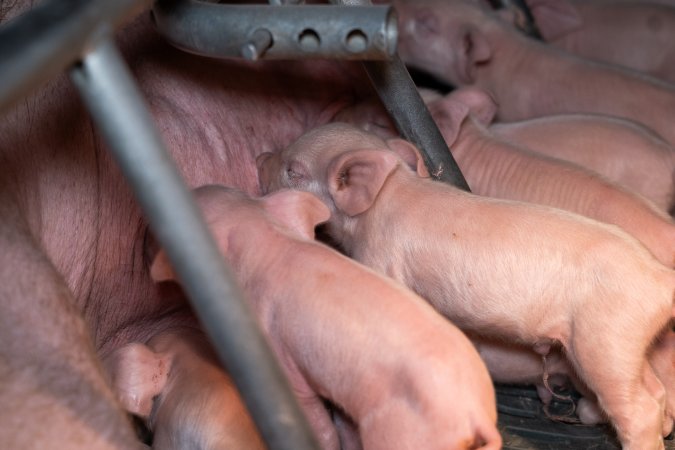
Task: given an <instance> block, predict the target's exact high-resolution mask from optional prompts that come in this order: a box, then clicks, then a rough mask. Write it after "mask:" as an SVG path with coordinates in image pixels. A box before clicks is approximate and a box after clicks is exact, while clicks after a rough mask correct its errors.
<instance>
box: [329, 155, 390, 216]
mask: <svg viewBox="0 0 675 450" xmlns="http://www.w3.org/2000/svg"><path fill="white" fill-rule="evenodd" d="M399 162H400V159H399V158H398V156H396V155H395V154H394V153H393V152H389V151H386V150H353V151H350V152H346V153H343V154H342V155H340V156H338V157H337V158H335V159H334V160H333V161H331V163H330V165H329V166H328V170H327V172H326V175H327V176H328V190H329V192H330V194H331V196H332V197H333V201H334V202H335V205H336V206H337V208H338V209H339V210H341V211H342V212H344V213H345V214H347V215H348V216H356V215H358V214H361V213H363V212H364V211H366V210H367V209H368V208H370V207H371V206H372V204H373V203H374V202H375V198H376V197H377V195H378V194H379V193H380V189H382V185H383V184H384V182H385V180H386V179H387V177H388V176H389V174H390V173H391V172H392V171H393V170H394V169H395V168H396V165H397V164H398V163H399Z"/></svg>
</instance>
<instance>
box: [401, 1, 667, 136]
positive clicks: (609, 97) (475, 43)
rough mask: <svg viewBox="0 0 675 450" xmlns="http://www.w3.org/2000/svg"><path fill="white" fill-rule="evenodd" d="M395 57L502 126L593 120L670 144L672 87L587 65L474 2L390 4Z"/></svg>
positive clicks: (628, 72) (626, 72)
mask: <svg viewBox="0 0 675 450" xmlns="http://www.w3.org/2000/svg"><path fill="white" fill-rule="evenodd" d="M395 6H396V7H397V10H398V11H399V18H400V23H401V26H400V33H399V35H400V38H399V54H400V55H401V58H402V59H403V60H404V61H405V62H406V64H409V65H410V66H413V67H416V68H418V69H421V70H424V71H427V72H429V73H431V74H432V75H434V76H436V77H438V78H439V79H441V80H443V81H446V82H448V83H451V84H453V85H456V86H467V85H471V86H476V87H479V88H482V89H485V90H487V91H489V92H490V93H491V94H492V95H493V96H494V98H495V99H496V101H497V104H498V105H499V109H498V112H497V115H498V117H499V119H500V120H501V121H516V120H522V119H529V118H533V117H540V116H546V115H552V114H561V113H579V112H584V113H597V114H605V115H611V116H617V117H623V118H627V119H630V120H633V121H635V122H638V123H642V124H644V125H646V126H648V127H649V128H651V129H653V130H654V131H656V132H657V133H658V134H659V135H661V136H662V137H663V138H664V139H666V140H667V141H668V142H670V143H671V144H675V128H674V127H673V126H672V112H673V111H675V86H673V85H670V84H669V83H665V82H662V81H660V80H657V79H655V78H651V77H648V76H646V75H643V74H640V73H638V72H635V71H631V70H627V69H623V68H619V67H615V66H610V65H606V64H601V63H596V62H592V61H589V60H584V59H582V58H579V57H577V56H574V55H571V54H568V53H566V52H563V51H562V50H559V49H556V48H554V47H551V46H549V45H547V44H544V43H541V42H537V41H535V40H533V39H530V38H528V37H526V36H524V35H521V34H520V33H519V32H518V31H517V30H516V29H515V28H514V27H512V26H511V25H509V24H507V23H505V22H503V21H502V20H500V19H499V18H498V16H497V15H496V13H494V12H493V11H491V10H490V9H489V8H488V7H487V6H485V5H483V4H482V3H480V2H474V1H473V0H450V1H445V0H424V1H400V2H395Z"/></svg>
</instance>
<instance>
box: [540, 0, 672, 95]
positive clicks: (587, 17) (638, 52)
mask: <svg viewBox="0 0 675 450" xmlns="http://www.w3.org/2000/svg"><path fill="white" fill-rule="evenodd" d="M527 3H528V5H529V7H530V10H531V11H532V14H533V16H534V19H535V22H536V24H537V28H538V29H539V31H540V32H541V34H542V37H543V38H544V40H546V41H547V42H549V43H551V44H553V45H555V46H556V47H558V48H561V49H563V50H565V51H568V52H570V53H573V54H575V55H579V56H581V57H584V58H588V59H592V60H597V61H602V62H606V63H610V64H616V65H619V66H623V67H627V68H630V69H634V70H637V71H639V72H642V73H645V74H649V75H652V76H654V77H657V78H660V79H662V80H664V81H668V82H670V83H675V49H673V45H672V44H673V42H675V2H670V5H669V6H668V4H667V3H668V2H666V4H657V2H651V1H649V2H639V1H616V0H527Z"/></svg>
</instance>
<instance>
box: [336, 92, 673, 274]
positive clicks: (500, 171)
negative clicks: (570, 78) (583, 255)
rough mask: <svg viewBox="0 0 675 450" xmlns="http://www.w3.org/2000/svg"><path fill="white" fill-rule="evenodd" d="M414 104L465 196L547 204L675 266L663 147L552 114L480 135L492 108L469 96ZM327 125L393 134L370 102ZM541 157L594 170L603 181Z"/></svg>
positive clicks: (609, 124) (630, 130) (606, 123)
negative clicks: (444, 150) (458, 174)
mask: <svg viewBox="0 0 675 450" xmlns="http://www.w3.org/2000/svg"><path fill="white" fill-rule="evenodd" d="M423 97H425V101H427V102H428V103H427V104H428V107H429V109H430V111H431V113H432V115H433V117H434V119H435V121H436V123H437V125H438V126H439V129H440V131H441V133H442V134H443V136H444V138H445V140H446V142H447V143H448V146H449V147H450V148H451V149H452V153H453V156H454V158H455V160H456V161H457V164H458V166H459V168H460V169H461V170H462V173H463V174H464V176H465V177H466V179H467V182H468V183H469V186H470V187H471V189H472V192H474V193H476V194H478V195H487V196H491V197H497V198H504V199H511V200H520V201H527V202H532V203H540V204H544V205H549V206H554V207H557V208H562V209H567V210H569V211H572V212H575V213H578V214H582V215H585V216H587V217H590V218H593V219H596V220H599V221H601V222H606V223H610V224H615V225H618V226H620V227H621V228H623V229H624V230H625V231H627V232H629V233H630V234H632V235H633V236H635V237H636V238H637V239H638V240H640V242H642V243H643V244H644V245H645V246H646V247H647V248H648V249H649V250H650V251H651V252H652V253H653V254H654V256H656V257H657V259H658V260H659V261H661V262H662V263H664V264H666V265H668V266H673V265H674V264H675V226H674V224H673V222H672V219H671V218H670V217H669V216H668V215H666V214H665V212H664V211H665V210H666V209H667V208H670V207H671V205H672V202H673V194H672V193H673V189H674V184H673V151H672V148H671V147H670V146H669V145H668V144H665V143H663V142H662V141H660V140H658V139H655V138H654V137H653V136H652V135H651V134H650V133H648V132H646V131H645V130H644V129H643V128H642V127H638V126H635V125H634V124H632V123H629V122H626V123H624V121H621V120H618V121H617V119H611V118H605V117H597V116H552V117H547V118H541V119H533V120H529V121H523V122H516V123H512V124H494V125H492V126H491V127H490V128H486V127H485V125H487V124H489V123H490V122H491V121H492V118H493V117H494V110H495V105H494V102H493V101H492V100H491V99H490V97H489V96H487V95H486V94H485V93H484V92H483V91H481V90H479V89H476V88H461V89H458V90H456V91H453V92H452V93H450V94H449V95H447V96H446V97H442V96H440V95H438V94H435V93H433V92H430V91H425V92H423ZM336 118H337V119H339V120H341V121H347V122H349V123H352V124H355V125H357V126H358V127H360V128H362V129H364V130H367V131H370V132H373V133H375V134H378V135H379V136H381V137H394V136H395V132H394V129H393V125H392V124H391V121H390V120H389V118H388V117H387V116H386V114H384V112H383V111H381V110H380V111H379V112H378V110H377V109H376V108H375V105H373V104H368V103H364V104H362V105H356V106H353V107H350V108H348V109H345V110H343V111H341V112H340V113H339V114H338V115H337V116H336ZM571 129H573V131H570V130H571ZM599 139H607V140H606V141H604V142H603V141H599ZM653 139H655V140H653ZM633 145H634V146H633ZM532 150H534V151H532ZM614 151H616V152H620V153H619V155H613V152H614ZM535 152H536V153H535ZM631 152H633V154H631ZM538 153H544V155H541V154H538ZM636 155H637V157H636ZM621 156H623V158H624V159H625V162H623V161H622V160H621ZM550 157H556V158H561V159H565V160H568V161H571V162H572V163H578V164H580V165H582V166H584V167H588V168H590V169H593V170H597V171H598V172H599V173H600V174H602V175H604V176H605V177H607V178H608V179H605V178H603V177H601V176H598V175H597V174H594V173H592V172H590V171H588V170H585V169H583V168H581V167H578V166H576V165H574V164H570V163H567V162H565V161H561V160H557V159H552V158H550ZM651 169H653V172H650V173H649V175H646V174H645V171H648V170H651ZM644 180H651V181H647V182H645V181H644ZM615 183H618V185H617V184H615ZM619 185H622V186H625V187H626V188H629V189H632V190H635V191H636V192H638V193H639V194H642V195H644V196H645V197H647V198H648V199H650V200H652V201H653V202H654V203H657V202H658V205H659V206H660V207H661V208H662V209H661V210H659V208H656V207H655V206H654V205H652V204H651V203H650V202H648V201H646V200H645V199H643V198H642V197H640V196H638V195H635V194H634V193H632V192H630V191H629V190H627V189H625V188H623V187H620V186H619Z"/></svg>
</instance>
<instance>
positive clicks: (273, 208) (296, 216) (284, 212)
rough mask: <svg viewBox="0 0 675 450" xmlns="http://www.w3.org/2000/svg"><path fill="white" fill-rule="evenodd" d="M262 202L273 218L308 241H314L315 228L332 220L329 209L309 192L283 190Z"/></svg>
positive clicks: (264, 198)
mask: <svg viewBox="0 0 675 450" xmlns="http://www.w3.org/2000/svg"><path fill="white" fill-rule="evenodd" d="M261 201H262V202H263V206H264V208H265V210H266V211H267V212H268V213H269V214H270V215H272V217H274V218H275V219H277V220H278V221H279V222H281V223H282V224H284V225H286V226H287V227H288V228H290V229H291V230H295V231H297V232H299V233H300V234H301V235H302V236H303V237H305V238H307V239H314V227H316V226H317V225H318V224H320V223H323V222H325V221H327V220H328V219H329V218H330V211H329V210H328V207H327V206H326V205H324V204H323V202H322V201H321V200H319V199H318V198H317V197H316V196H314V195H312V194H310V193H309V192H304V191H295V190H281V191H277V192H274V193H273V194H270V195H268V196H266V197H263V198H262V199H261Z"/></svg>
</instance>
